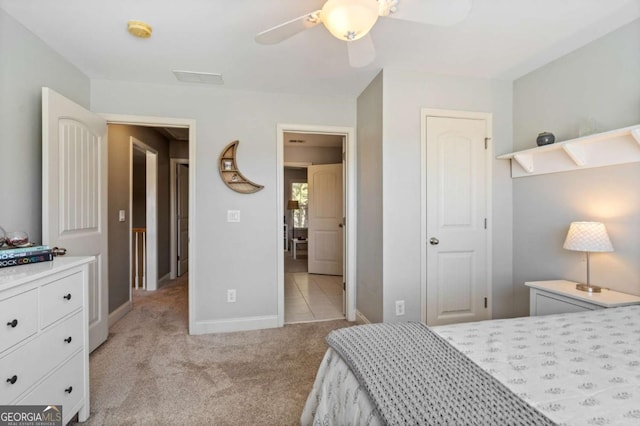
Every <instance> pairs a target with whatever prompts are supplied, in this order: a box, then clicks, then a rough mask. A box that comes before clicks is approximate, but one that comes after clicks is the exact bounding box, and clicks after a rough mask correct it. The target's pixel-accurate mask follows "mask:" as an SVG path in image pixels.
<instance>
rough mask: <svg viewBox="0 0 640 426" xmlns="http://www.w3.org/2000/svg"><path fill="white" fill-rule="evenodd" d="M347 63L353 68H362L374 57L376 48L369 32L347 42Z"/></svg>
mask: <svg viewBox="0 0 640 426" xmlns="http://www.w3.org/2000/svg"><path fill="white" fill-rule="evenodd" d="M347 53H348V54H349V65H351V66H352V67H354V68H362V67H364V66H367V65H369V64H370V63H371V62H373V60H374V59H375V58H376V48H375V46H374V45H373V40H372V39H371V33H368V34H367V35H365V36H364V37H362V38H360V39H358V40H355V41H348V42H347Z"/></svg>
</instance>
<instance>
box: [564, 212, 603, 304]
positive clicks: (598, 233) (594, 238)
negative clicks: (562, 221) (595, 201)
mask: <svg viewBox="0 0 640 426" xmlns="http://www.w3.org/2000/svg"><path fill="white" fill-rule="evenodd" d="M563 248H565V249H567V250H575V251H583V252H585V253H586V254H587V283H586V284H578V285H576V289H578V290H580V291H586V292H589V293H600V291H601V288H600V287H598V286H592V285H591V279H590V277H589V253H591V252H610V251H613V246H612V245H611V241H610V240H609V236H608V235H607V230H606V228H605V227H604V224H603V223H600V222H571V225H570V226H569V232H568V233H567V238H566V239H565V240H564V245H563Z"/></svg>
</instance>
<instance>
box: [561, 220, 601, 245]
mask: <svg viewBox="0 0 640 426" xmlns="http://www.w3.org/2000/svg"><path fill="white" fill-rule="evenodd" d="M563 247H564V248H565V249H567V250H576V251H588V252H606V251H613V246H612V245H611V240H609V235H607V229H606V228H605V227H604V224H603V223H600V222H572V223H571V225H570V226H569V232H568V233H567V238H566V239H565V240H564V246H563Z"/></svg>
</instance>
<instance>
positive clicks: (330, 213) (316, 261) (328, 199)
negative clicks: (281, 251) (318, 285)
mask: <svg viewBox="0 0 640 426" xmlns="http://www.w3.org/2000/svg"><path fill="white" fill-rule="evenodd" d="M342 181H343V177H342V164H325V165H320V166H309V167H308V168H307V182H308V185H309V207H308V209H309V244H308V245H309V261H308V270H309V273H310V274H325V275H342V267H343V265H342V264H343V259H344V246H343V244H344V243H343V238H344V232H343V230H344V227H343V224H342V217H343V204H344V200H343V192H344V190H343V186H342Z"/></svg>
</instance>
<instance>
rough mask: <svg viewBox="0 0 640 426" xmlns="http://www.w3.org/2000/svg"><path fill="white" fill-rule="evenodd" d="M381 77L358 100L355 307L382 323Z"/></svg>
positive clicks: (370, 318) (370, 319) (372, 320)
mask: <svg viewBox="0 0 640 426" xmlns="http://www.w3.org/2000/svg"><path fill="white" fill-rule="evenodd" d="M382 76H383V72H380V73H379V74H378V75H377V76H376V78H374V79H373V81H372V82H371V83H370V84H369V86H368V87H367V88H366V89H365V90H364V91H363V92H362V93H361V94H360V96H359V97H358V146H357V149H358V241H357V244H358V250H357V271H358V274H357V291H356V300H357V301H356V307H357V309H358V311H360V313H361V314H362V315H364V316H365V317H366V318H367V320H369V321H371V322H382V320H383V317H382V305H383V286H382V278H383V277H382V258H383V248H382V203H383V193H382V180H383V170H382V143H383V141H382V122H383V113H382V109H383V98H382V89H383V77H382ZM399 250H402V249H401V248H400V249H399Z"/></svg>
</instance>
